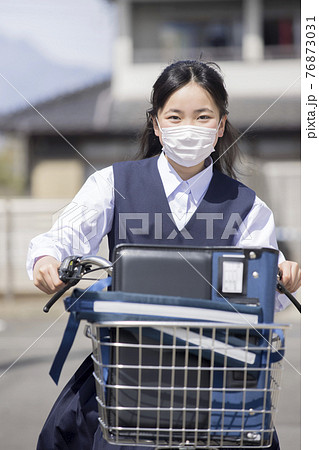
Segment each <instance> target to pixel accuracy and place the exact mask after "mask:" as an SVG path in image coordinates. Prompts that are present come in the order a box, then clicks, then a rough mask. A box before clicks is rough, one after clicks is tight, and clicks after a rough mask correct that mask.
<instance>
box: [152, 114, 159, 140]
mask: <svg viewBox="0 0 319 450" xmlns="http://www.w3.org/2000/svg"><path fill="white" fill-rule="evenodd" d="M151 120H152V122H153V130H154V134H155V136H157V137H159V136H160V130H159V128H158V125H157V121H156V119H155V117H153V116H152V119H151Z"/></svg>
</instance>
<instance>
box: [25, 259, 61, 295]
mask: <svg viewBox="0 0 319 450" xmlns="http://www.w3.org/2000/svg"><path fill="white" fill-rule="evenodd" d="M60 264H61V263H60V261H58V260H57V259H55V258H53V256H42V257H41V258H40V259H39V260H38V261H37V262H36V263H35V265H34V268H33V283H34V285H35V286H36V287H37V288H38V289H40V290H41V291H43V292H45V293H46V294H54V293H55V292H57V291H58V290H60V289H61V288H62V287H63V286H65V283H63V281H61V280H60V278H59V274H58V268H59V267H60Z"/></svg>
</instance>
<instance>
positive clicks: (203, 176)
mask: <svg viewBox="0 0 319 450" xmlns="http://www.w3.org/2000/svg"><path fill="white" fill-rule="evenodd" d="M205 163H206V167H205V169H204V170H203V171H202V172H200V173H199V174H197V175H195V176H194V177H193V178H191V179H189V180H187V181H183V180H182V179H181V178H180V177H179V175H178V174H177V173H176V172H175V170H174V169H173V167H172V166H171V165H170V164H169V163H168V161H167V159H166V158H165V157H164V155H163V154H161V155H160V156H159V157H154V158H149V159H145V160H140V161H127V162H121V163H116V164H114V165H113V166H112V167H110V168H107V169H104V170H102V171H99V172H96V173H95V174H94V175H92V176H91V177H90V178H89V180H88V181H87V183H86V184H85V185H84V186H83V188H82V189H81V190H80V191H79V193H78V194H77V196H76V197H75V198H74V200H73V202H72V203H71V204H70V206H69V207H68V208H67V209H66V211H65V212H64V214H63V215H62V217H61V219H60V220H59V221H58V222H57V223H56V224H55V225H54V226H53V227H52V229H51V230H50V231H49V232H48V233H45V234H43V235H41V236H39V237H37V238H35V239H33V240H32V242H31V244H30V248H29V255H28V270H29V273H30V275H31V274H32V268H33V264H34V260H35V258H37V257H39V256H42V255H51V256H54V257H55V258H57V259H58V260H62V259H63V258H64V257H66V256H68V255H70V254H94V253H97V250H98V247H99V245H100V242H101V240H102V238H103V236H105V235H108V239H109V248H110V257H111V255H112V250H113V248H114V247H115V246H116V245H117V244H119V243H124V242H125V243H138V244H144V243H147V244H161V245H178V246H180V245H193V246H214V245H224V246H226V245H227V246H228V245H235V246H240V247H247V246H264V247H272V248H277V243H276V237H275V227H274V221H273V216H272V213H271V211H270V210H269V208H268V207H267V206H266V205H265V204H264V203H263V202H262V201H261V200H260V199H258V197H257V196H256V194H255V193H254V192H253V191H252V190H251V189H249V188H248V187H247V186H245V185H243V184H242V183H239V182H238V181H236V180H233V179H232V178H230V177H228V176H226V175H224V174H222V173H220V172H219V171H217V170H213V165H212V161H211V159H210V158H208V159H207V160H206V162H205ZM79 216H80V217H81V219H80V220H79ZM75 218H77V220H75ZM61 231H62V235H61ZM280 259H281V260H283V256H282V255H280ZM288 304H289V300H288V299H286V297H285V296H283V295H277V297H276V310H277V311H278V310H281V309H284V308H285V307H286V306H287V305H288ZM92 371H93V366H92V362H91V359H90V358H87V359H86V360H85V361H84V363H83V364H82V365H81V367H80V368H79V369H78V371H77V372H76V373H75V374H74V376H73V377H72V379H71V380H70V381H69V383H68V384H67V386H66V387H65V388H64V389H63V391H62V393H61V395H60V396H59V398H58V400H57V402H56V403H55V405H54V407H53V409H52V411H51V413H50V415H49V417H48V419H47V422H46V423H45V425H44V428H43V430H42V432H41V435H40V437H39V442H38V447H37V450H57V449H59V450H67V449H68V450H73V449H74V450H75V449H76V450H82V449H83V450H84V449H92V450H102V449H103V450H105V449H111V448H117V449H123V450H124V449H126V448H132V447H125V446H116V447H115V446H112V445H110V444H108V443H106V441H105V440H103V438H102V433H101V431H100V428H99V426H98V421H97V405H96V401H95V385H94V379H93V376H92ZM135 448H138V447H135ZM142 448H144V449H145V448H146V447H141V449H142ZM271 448H272V449H273V450H275V449H279V444H278V440H277V437H276V436H275V438H274V442H273V445H272V447H271Z"/></svg>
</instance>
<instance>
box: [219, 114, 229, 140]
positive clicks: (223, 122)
mask: <svg viewBox="0 0 319 450" xmlns="http://www.w3.org/2000/svg"><path fill="white" fill-rule="evenodd" d="M226 120H227V116H226V114H225V115H224V116H223V117H222V120H221V122H220V125H219V128H218V133H217V135H218V137H223V136H224V132H225V126H226Z"/></svg>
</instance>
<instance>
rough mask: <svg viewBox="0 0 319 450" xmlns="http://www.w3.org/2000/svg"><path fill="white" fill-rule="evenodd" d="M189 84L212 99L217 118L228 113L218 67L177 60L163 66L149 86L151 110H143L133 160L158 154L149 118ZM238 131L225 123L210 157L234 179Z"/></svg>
mask: <svg viewBox="0 0 319 450" xmlns="http://www.w3.org/2000/svg"><path fill="white" fill-rule="evenodd" d="M191 81H195V82H196V83H198V84H199V85H200V86H201V87H202V88H204V89H205V90H206V91H207V92H209V94H210V95H211V96H212V98H213V99H214V101H215V103H216V105H217V107H218V110H219V115H220V118H221V117H222V116H224V115H225V114H228V111H227V107H228V94H227V91H226V89H225V85H224V80H223V77H222V75H221V73H220V68H219V66H218V65H217V64H215V63H209V65H208V64H206V63H203V62H201V61H178V62H175V63H173V64H171V65H170V66H167V67H166V68H165V69H164V70H163V72H162V73H161V75H160V76H159V77H158V79H157V80H156V82H155V83H154V85H153V90H152V93H151V99H150V102H151V108H149V109H148V110H147V111H146V124H145V127H144V130H143V132H142V134H141V136H140V148H139V152H138V154H137V159H143V158H150V157H152V156H156V155H159V154H160V153H161V150H162V145H161V143H160V141H159V139H158V137H157V136H156V135H155V133H154V129H153V119H154V118H155V117H156V116H157V114H158V111H159V110H160V109H162V108H163V107H164V105H165V103H166V102H167V100H168V99H169V97H170V96H171V95H172V94H173V93H174V92H175V91H176V90H178V89H180V88H181V87H183V86H185V85H186V84H188V83H189V82H191ZM238 137H239V132H238V131H237V130H235V128H234V127H233V126H232V125H231V124H230V123H229V121H228V119H227V120H226V123H225V130H224V135H223V137H222V138H219V139H218V142H217V144H216V147H215V152H213V153H212V154H211V157H212V158H213V161H214V165H215V167H216V168H217V169H218V170H220V171H221V172H223V173H225V174H227V175H229V176H231V177H233V178H236V174H235V171H234V161H235V159H236V157H237V156H238V153H239V148H238V146H237V144H236V141H237V139H238Z"/></svg>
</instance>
